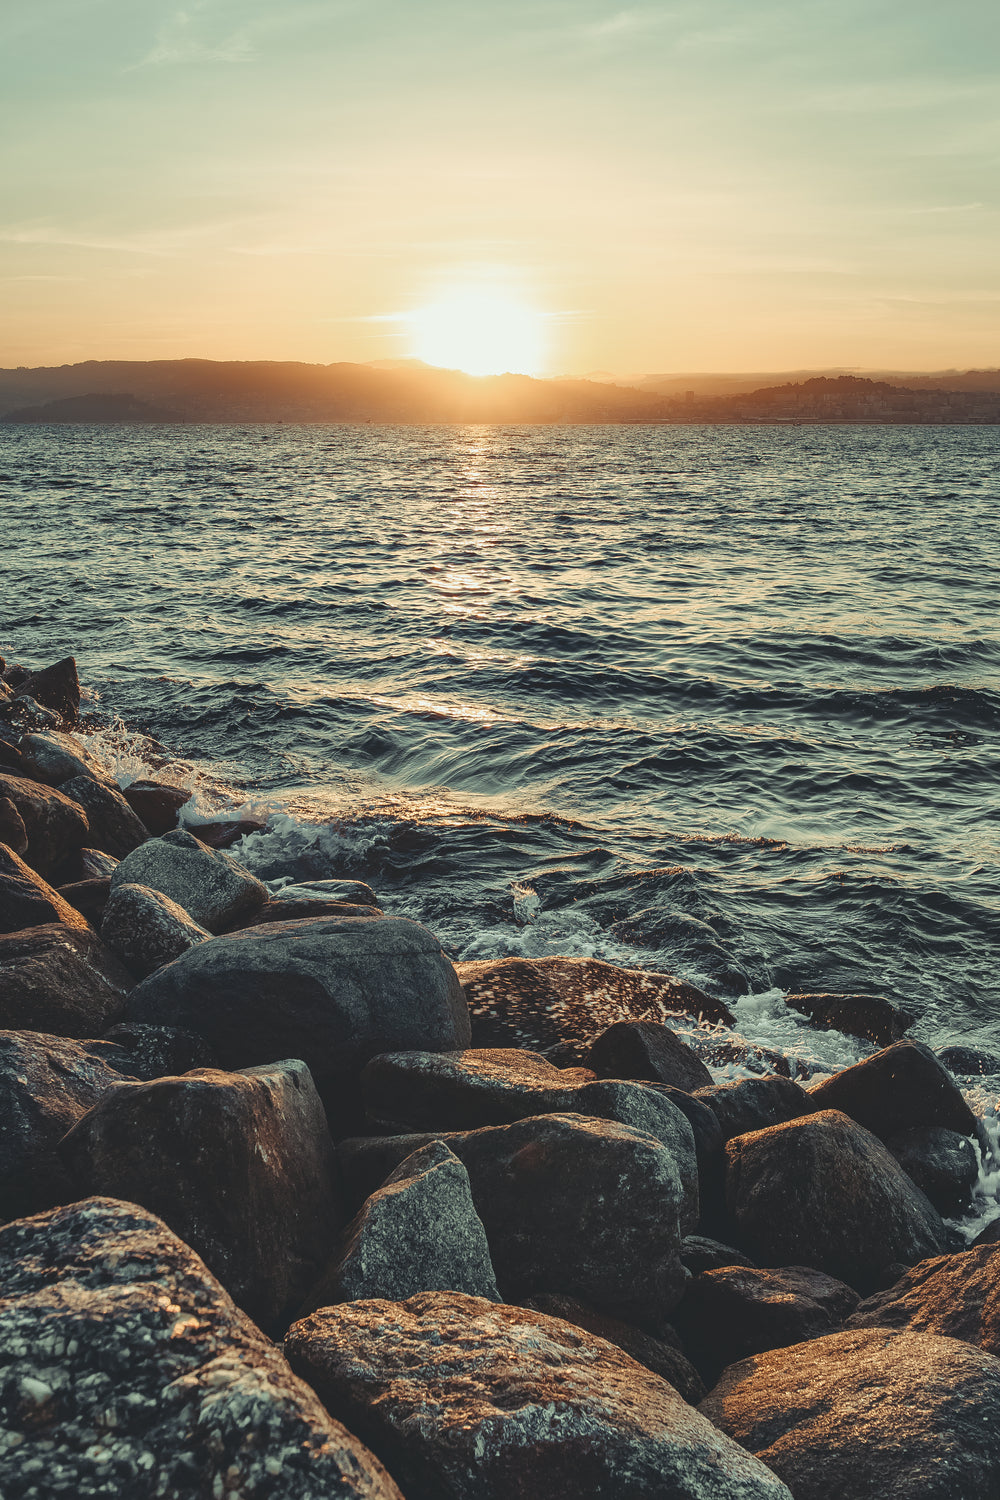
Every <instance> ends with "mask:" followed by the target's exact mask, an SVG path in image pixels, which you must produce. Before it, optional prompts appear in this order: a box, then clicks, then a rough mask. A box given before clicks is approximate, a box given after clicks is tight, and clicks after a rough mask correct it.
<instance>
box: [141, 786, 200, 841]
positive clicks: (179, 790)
mask: <svg viewBox="0 0 1000 1500" xmlns="http://www.w3.org/2000/svg"><path fill="white" fill-rule="evenodd" d="M124 796H125V800H126V802H127V803H128V805H129V807H131V809H132V811H133V812H134V813H136V814H138V816H139V817H140V818H141V819H142V821H143V823H144V824H145V826H146V827H147V828H148V829H149V831H150V833H151V834H153V835H155V836H156V837H159V836H160V835H161V834H164V833H169V832H170V831H171V829H173V828H176V827H177V815H178V813H179V812H180V810H181V808H182V807H184V806H186V805H187V803H188V802H190V801H191V798H192V796H193V793H192V791H191V788H190V787H189V786H174V785H173V784H172V783H171V782H169V781H141V780H140V781H132V782H129V784H128V786H127V787H125V789H124Z"/></svg>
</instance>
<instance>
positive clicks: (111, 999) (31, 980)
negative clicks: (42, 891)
mask: <svg viewBox="0 0 1000 1500" xmlns="http://www.w3.org/2000/svg"><path fill="white" fill-rule="evenodd" d="M73 915H74V918H75V920H76V921H77V923H79V922H80V917H79V915H78V913H76V912H74V913H73ZM132 983H133V981H132V976H131V975H130V974H128V973H126V971H125V970H124V969H123V968H122V966H121V964H120V963H119V962H118V960H117V959H116V958H115V957H114V956H113V954H111V953H109V952H108V950H107V948H105V946H104V944H103V943H102V942H101V940H100V938H99V937H98V936H97V934H96V933H95V932H91V931H89V929H87V928H86V926H85V925H84V926H82V927H81V926H79V925H78V926H75V927H69V926H66V925H65V924H63V923H61V922H52V923H47V924H46V925H45V926H44V927H31V928H28V929H27V930H26V931H24V932H12V933H7V934H2V935H0V1026H2V1027H4V1028H5V1029H8V1030H14V1031H46V1032H50V1033H51V1034H52V1035H53V1036H70V1037H93V1036H100V1035H101V1033H102V1032H103V1031H106V1030H107V1028H108V1027H109V1026H112V1025H114V1023H115V1021H117V1020H119V1019H120V1018H121V1015H122V1012H123V1010H124V1008H125V996H126V994H127V993H128V991H129V989H130V988H131V986H132Z"/></svg>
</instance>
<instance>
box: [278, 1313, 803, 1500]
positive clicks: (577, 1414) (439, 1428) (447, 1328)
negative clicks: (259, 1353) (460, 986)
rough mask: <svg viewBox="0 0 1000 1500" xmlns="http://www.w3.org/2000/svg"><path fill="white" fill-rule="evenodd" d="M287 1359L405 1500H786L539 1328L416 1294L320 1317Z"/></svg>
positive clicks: (594, 1347) (296, 1330) (633, 1369)
mask: <svg viewBox="0 0 1000 1500" xmlns="http://www.w3.org/2000/svg"><path fill="white" fill-rule="evenodd" d="M285 1349H286V1352H287V1354H288V1357H289V1360H290V1361H291V1364H292V1367H293V1369H295V1370H297V1371H298V1372H299V1373H300V1374H301V1375H303V1376H304V1377H305V1379H307V1380H308V1381H309V1383H310V1384H311V1385H312V1386H313V1387H314V1389H315V1390H316V1392H317V1394H318V1395H319V1396H320V1398H321V1399H322V1401H323V1403H324V1405H325V1406H326V1407H327V1410H328V1411H331V1412H334V1413H337V1414H340V1413H348V1412H349V1413H350V1421H351V1422H352V1424H356V1428H357V1430H359V1431H363V1432H364V1434H365V1437H366V1440H367V1441H368V1442H369V1443H370V1444H371V1446H372V1447H373V1448H374V1450H375V1451H376V1452H377V1453H378V1454H379V1455H380V1457H381V1458H382V1459H383V1461H384V1462H385V1463H386V1465H387V1466H388V1467H389V1469H390V1470H391V1471H392V1472H393V1474H395V1475H396V1476H398V1478H399V1481H400V1483H401V1484H402V1485H403V1487H404V1488H405V1491H406V1496H407V1500H470V1497H472V1496H475V1497H476V1500H512V1497H514V1496H524V1497H529V1496H530V1497H535V1496H542V1495H544V1496H546V1497H547V1500H643V1497H647V1496H648V1497H649V1500H654V1497H655V1500H662V1497H665V1496H670V1497H672V1500H790V1496H789V1494H788V1491H787V1489H786V1488H785V1486H784V1485H783V1484H781V1483H780V1482H779V1481H778V1480H777V1479H775V1477H774V1475H773V1474H771V1473H769V1472H768V1470H767V1469H766V1468H764V1466H763V1465H762V1464H760V1463H758V1462H757V1461H756V1460H755V1459H753V1458H751V1457H750V1456H749V1455H748V1454H746V1453H744V1452H743V1451H742V1450H741V1449H740V1448H739V1447H737V1445H736V1444H735V1443H732V1442H730V1441H728V1440H727V1439H726V1438H724V1437H723V1436H722V1435H721V1434H720V1433H719V1432H718V1431H717V1430H715V1429H714V1428H713V1427H712V1426H711V1425H710V1424H709V1423H708V1422H706V1421H705V1420H704V1419H703V1418H701V1417H700V1416H699V1414H698V1413H697V1412H696V1411H694V1410H693V1408H691V1407H690V1406H688V1405H687V1404H686V1402H684V1401H683V1400H682V1398H681V1397H680V1396H679V1395H678V1394H677V1392H676V1391H675V1390H674V1389H673V1388H672V1387H671V1386H669V1385H668V1384H667V1382H666V1381H664V1380H660V1379H659V1378H658V1377H657V1376H655V1375H653V1374H652V1373H651V1372H650V1371H649V1370H647V1369H645V1368H644V1367H643V1366H642V1365H640V1364H637V1363H636V1361H635V1360H632V1359H630V1358H629V1357H628V1355H626V1354H624V1353H623V1352H622V1351H621V1350H620V1349H619V1348H616V1346H615V1345H614V1344H611V1343H608V1342H607V1341H605V1340H604V1339H600V1338H597V1337H595V1336H594V1335H593V1334H588V1333H585V1332H584V1331H583V1330H582V1329H580V1328H579V1327H574V1326H572V1325H571V1324H569V1323H563V1322H561V1321H559V1320H558V1319H556V1318H549V1317H546V1316H544V1315H543V1314H542V1313H537V1312H531V1311H529V1310H527V1309H525V1308H521V1307H504V1306H497V1305H496V1304H495V1303H491V1302H486V1301H484V1300H483V1299H481V1298H477V1297H465V1296H461V1295H459V1294H457V1293H454V1292H425V1293H422V1294H421V1295H420V1296H417V1297H411V1298H410V1299H409V1300H408V1301H406V1302H402V1303H399V1302H381V1301H372V1302H354V1303H349V1304H346V1305H344V1306H341V1307H332V1308H326V1309H324V1310H323V1311H322V1312H319V1313H314V1314H313V1315H312V1316H311V1317H309V1318H306V1319H304V1320H303V1321H302V1322H300V1323H297V1324H296V1325H295V1326H294V1327H293V1328H292V1330H291V1331H290V1333H289V1335H288V1338H287V1340H286V1343H285Z"/></svg>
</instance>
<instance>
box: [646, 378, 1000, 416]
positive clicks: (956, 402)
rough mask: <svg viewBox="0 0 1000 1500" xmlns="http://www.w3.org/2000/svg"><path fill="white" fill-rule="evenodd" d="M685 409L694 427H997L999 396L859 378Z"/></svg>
mask: <svg viewBox="0 0 1000 1500" xmlns="http://www.w3.org/2000/svg"><path fill="white" fill-rule="evenodd" d="M675 406H676V403H675ZM684 406H685V410H686V411H687V412H688V414H689V416H690V419H691V420H692V421H696V422H698V421H708V422H725V421H729V422H776V421H777V422H781V421H785V422H792V421H798V422H989V423H993V422H998V421H1000V392H994V391H993V390H990V389H987V390H981V389H979V390H977V389H972V390H969V389H965V390H961V389H957V390H942V389H941V388H940V387H937V386H930V385H928V386H924V387H921V388H918V389H913V388H911V387H907V386H898V385H890V384H889V383H888V382H887V381H884V380H868V379H866V378H864V377H863V376H859V375H836V376H822V375H821V376H814V377H813V378H812V379H810V380H803V381H801V382H800V383H797V384H795V383H789V384H787V385H777V386H765V387H764V388H763V389H762V390H756V391H749V392H747V393H746V394H744V395H739V396H723V397H716V398H714V399H712V398H709V399H708V400H705V399H702V400H698V399H695V400H693V401H692V400H690V399H689V400H686V401H685V403H684Z"/></svg>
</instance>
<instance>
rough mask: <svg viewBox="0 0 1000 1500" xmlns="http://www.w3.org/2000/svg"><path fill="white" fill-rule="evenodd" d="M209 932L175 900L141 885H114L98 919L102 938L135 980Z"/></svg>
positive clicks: (198, 940) (176, 956)
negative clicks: (102, 914)
mask: <svg viewBox="0 0 1000 1500" xmlns="http://www.w3.org/2000/svg"><path fill="white" fill-rule="evenodd" d="M209 936H210V934H209V933H208V932H206V931H205V929H204V927H199V926H198V924H197V922H193V921H192V920H191V918H190V917H189V916H188V914H187V912H186V911H184V910H183V909H182V908H181V907H180V906H178V905H177V903H176V901H171V900H170V898H169V897H168V896H163V895H161V894H160V892H159V891H152V890H149V889H148V887H146V886H143V885H127V884H126V885H114V886H112V890H111V894H110V896H109V897H108V904H107V906H106V907H105V908H104V916H103V918H102V919H101V939H102V941H103V942H105V943H107V945H108V947H109V948H110V949H111V951H112V953H115V954H117V955H118V957H119V958H120V959H121V961H122V963H123V964H124V965H125V967H126V968H127V969H128V970H129V972H130V973H132V974H134V975H135V976H136V978H137V979H145V978H146V976H147V975H148V974H152V973H153V972H154V970H156V969H159V968H161V967H162V965H163V964H169V963H172V962H173V960H174V959H175V958H180V956H181V954H182V953H186V952H187V951H188V949H189V948H194V947H195V946H196V945H197V944H198V943H204V942H207V940H208V938H209Z"/></svg>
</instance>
